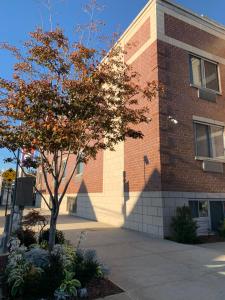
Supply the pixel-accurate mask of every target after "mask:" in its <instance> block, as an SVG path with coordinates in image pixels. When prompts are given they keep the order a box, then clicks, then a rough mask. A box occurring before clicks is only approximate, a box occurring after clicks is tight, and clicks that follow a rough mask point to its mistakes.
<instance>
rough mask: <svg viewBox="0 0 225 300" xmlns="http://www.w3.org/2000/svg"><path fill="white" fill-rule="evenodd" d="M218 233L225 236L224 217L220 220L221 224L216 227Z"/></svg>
mask: <svg viewBox="0 0 225 300" xmlns="http://www.w3.org/2000/svg"><path fill="white" fill-rule="evenodd" d="M218 233H219V235H220V236H221V237H223V238H225V219H224V220H223V221H222V222H221V226H220V227H219V229H218Z"/></svg>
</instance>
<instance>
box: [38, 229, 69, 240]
mask: <svg viewBox="0 0 225 300" xmlns="http://www.w3.org/2000/svg"><path fill="white" fill-rule="evenodd" d="M48 241H49V229H47V230H44V231H42V232H41V233H40V236H39V244H41V243H43V242H47V243H48ZM55 243H56V244H64V243H65V235H64V233H63V232H62V231H61V230H56V235H55Z"/></svg>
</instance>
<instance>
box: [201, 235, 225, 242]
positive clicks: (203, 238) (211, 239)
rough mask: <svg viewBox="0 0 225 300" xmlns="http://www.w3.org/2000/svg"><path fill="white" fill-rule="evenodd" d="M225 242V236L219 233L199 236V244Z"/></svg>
mask: <svg viewBox="0 0 225 300" xmlns="http://www.w3.org/2000/svg"><path fill="white" fill-rule="evenodd" d="M218 242H225V238H224V237H222V236H219V235H205V236H199V237H198V244H206V243H218Z"/></svg>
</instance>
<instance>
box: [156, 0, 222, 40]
mask: <svg viewBox="0 0 225 300" xmlns="http://www.w3.org/2000/svg"><path fill="white" fill-rule="evenodd" d="M157 6H158V7H159V10H160V13H166V14H169V15H171V16H173V17H175V18H177V19H179V20H181V21H184V22H186V23H188V24H190V25H192V26H195V27H197V28H198V29H201V30H204V31H206V32H207V33H210V34H212V35H214V36H217V37H219V38H221V39H223V40H225V26H224V25H222V24H219V23H218V22H216V21H214V20H210V19H209V18H206V17H202V16H200V15H199V14H196V13H195V12H193V11H191V10H189V9H186V8H184V7H182V6H180V5H178V4H176V3H174V2H171V1H170V0H157Z"/></svg>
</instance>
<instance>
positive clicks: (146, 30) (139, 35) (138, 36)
mask: <svg viewBox="0 0 225 300" xmlns="http://www.w3.org/2000/svg"><path fill="white" fill-rule="evenodd" d="M148 39H150V18H148V19H147V20H146V21H145V23H144V24H143V25H142V26H141V27H140V29H139V30H138V31H137V32H136V33H135V34H134V35H133V36H132V38H131V39H130V40H129V41H128V42H127V44H126V45H125V48H124V50H125V52H126V55H125V60H126V61H127V60H128V59H129V58H131V56H132V55H133V54H134V53H135V52H137V51H138V50H139V49H140V48H141V47H142V46H143V45H144V44H145V43H146V42H147V41H148Z"/></svg>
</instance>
